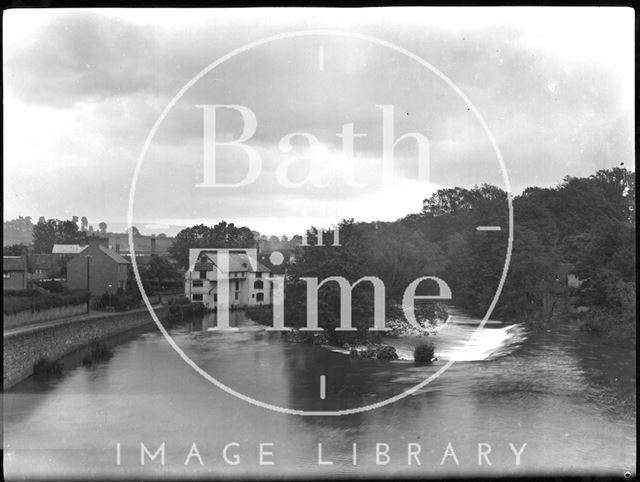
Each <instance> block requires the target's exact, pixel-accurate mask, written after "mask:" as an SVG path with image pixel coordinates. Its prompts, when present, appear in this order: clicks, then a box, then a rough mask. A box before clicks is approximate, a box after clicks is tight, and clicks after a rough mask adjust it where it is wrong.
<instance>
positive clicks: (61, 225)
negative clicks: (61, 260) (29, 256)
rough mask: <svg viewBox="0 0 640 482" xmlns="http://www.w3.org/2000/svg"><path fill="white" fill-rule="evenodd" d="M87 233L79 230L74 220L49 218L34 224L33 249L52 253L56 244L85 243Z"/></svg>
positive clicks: (37, 251) (38, 251)
mask: <svg viewBox="0 0 640 482" xmlns="http://www.w3.org/2000/svg"><path fill="white" fill-rule="evenodd" d="M86 238H87V234H86V233H85V232H83V231H80V230H78V225H77V224H75V223H74V222H73V221H68V220H67V221H60V220H58V219H49V220H47V221H45V222H38V224H36V225H35V226H33V249H34V251H35V252H36V253H51V250H52V249H53V245H54V244H85V243H86Z"/></svg>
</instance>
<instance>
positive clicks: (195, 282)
mask: <svg viewBox="0 0 640 482" xmlns="http://www.w3.org/2000/svg"><path fill="white" fill-rule="evenodd" d="M192 286H193V287H194V288H202V287H203V286H204V282H203V281H202V280H193V281H192ZM235 289H236V291H238V290H239V289H240V282H239V281H236V282H235ZM253 289H254V290H261V289H264V283H263V282H262V280H256V281H254V282H253Z"/></svg>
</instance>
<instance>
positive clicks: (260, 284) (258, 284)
mask: <svg viewBox="0 0 640 482" xmlns="http://www.w3.org/2000/svg"><path fill="white" fill-rule="evenodd" d="M262 288H264V283H263V282H262V280H259V279H258V280H255V281H254V282H253V289H254V290H261V289H262Z"/></svg>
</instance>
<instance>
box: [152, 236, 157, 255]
mask: <svg viewBox="0 0 640 482" xmlns="http://www.w3.org/2000/svg"><path fill="white" fill-rule="evenodd" d="M151 254H156V236H155V234H152V235H151Z"/></svg>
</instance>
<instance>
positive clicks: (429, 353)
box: [413, 342, 435, 363]
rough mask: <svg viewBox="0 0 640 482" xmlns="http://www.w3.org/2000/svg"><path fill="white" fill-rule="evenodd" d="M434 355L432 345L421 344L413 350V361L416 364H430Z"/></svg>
mask: <svg viewBox="0 0 640 482" xmlns="http://www.w3.org/2000/svg"><path fill="white" fill-rule="evenodd" d="M434 353H435V347H434V346H433V344H432V343H427V342H422V343H419V344H418V345H416V347H415V349H414V350H413V359H414V361H416V362H417V363H431V361H432V360H433V354H434Z"/></svg>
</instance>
